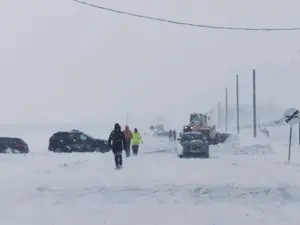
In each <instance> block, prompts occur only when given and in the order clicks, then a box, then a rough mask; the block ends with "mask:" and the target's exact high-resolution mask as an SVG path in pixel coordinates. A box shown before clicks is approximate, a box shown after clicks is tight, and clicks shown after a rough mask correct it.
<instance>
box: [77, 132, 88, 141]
mask: <svg viewBox="0 0 300 225" xmlns="http://www.w3.org/2000/svg"><path fill="white" fill-rule="evenodd" d="M79 138H80V140H81V141H86V140H87V139H88V136H86V135H84V134H80V135H79Z"/></svg>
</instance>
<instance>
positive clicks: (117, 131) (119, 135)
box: [108, 123, 127, 168]
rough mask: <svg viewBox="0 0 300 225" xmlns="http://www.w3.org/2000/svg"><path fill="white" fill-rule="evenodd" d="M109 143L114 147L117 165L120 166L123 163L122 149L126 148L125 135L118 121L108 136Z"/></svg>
mask: <svg viewBox="0 0 300 225" xmlns="http://www.w3.org/2000/svg"><path fill="white" fill-rule="evenodd" d="M108 145H109V146H110V148H111V149H112V152H113V153H114V156H115V163H116V167H117V168H120V167H121V166H122V165H123V159H122V151H123V150H126V146H127V143H126V140H125V135H124V133H123V132H122V131H121V126H120V124H118V123H116V124H115V128H114V130H113V131H112V132H111V133H110V135H109V138H108Z"/></svg>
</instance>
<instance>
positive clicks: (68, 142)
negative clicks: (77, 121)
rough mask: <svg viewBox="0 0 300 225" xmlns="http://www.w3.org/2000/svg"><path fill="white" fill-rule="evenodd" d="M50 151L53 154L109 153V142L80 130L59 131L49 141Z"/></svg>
mask: <svg viewBox="0 0 300 225" xmlns="http://www.w3.org/2000/svg"><path fill="white" fill-rule="evenodd" d="M48 150H49V151H53V152H102V153H104V152H108V151H109V147H108V142H107V140H103V139H96V138H93V137H91V136H89V135H87V134H85V133H83V132H81V131H79V130H72V131H59V132H56V133H55V134H53V135H52V136H51V138H50V140H49V147H48Z"/></svg>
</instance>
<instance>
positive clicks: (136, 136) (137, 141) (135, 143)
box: [131, 128, 143, 155]
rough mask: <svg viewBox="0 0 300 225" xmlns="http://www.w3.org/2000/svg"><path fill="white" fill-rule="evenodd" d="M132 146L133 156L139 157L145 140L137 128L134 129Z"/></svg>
mask: <svg viewBox="0 0 300 225" xmlns="http://www.w3.org/2000/svg"><path fill="white" fill-rule="evenodd" d="M131 144H132V145H131V147H132V151H133V155H138V152H139V146H140V144H143V139H142V136H141V135H140V133H139V132H138V129H137V128H134V132H133V134H132V140H131Z"/></svg>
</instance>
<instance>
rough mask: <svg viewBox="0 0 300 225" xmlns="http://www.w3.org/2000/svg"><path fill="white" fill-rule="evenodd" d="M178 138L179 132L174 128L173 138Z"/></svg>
mask: <svg viewBox="0 0 300 225" xmlns="http://www.w3.org/2000/svg"><path fill="white" fill-rule="evenodd" d="M176 138H177V132H176V130H175V129H174V130H173V139H174V141H176Z"/></svg>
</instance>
